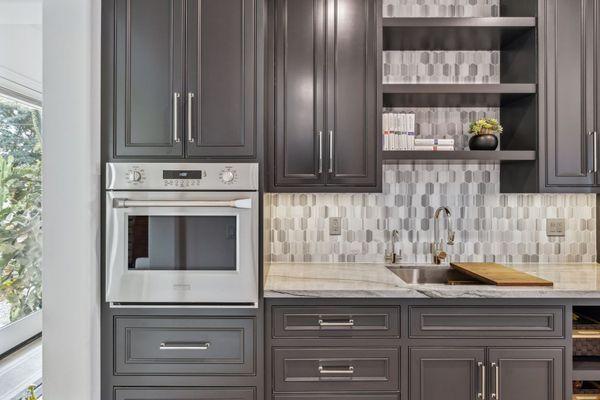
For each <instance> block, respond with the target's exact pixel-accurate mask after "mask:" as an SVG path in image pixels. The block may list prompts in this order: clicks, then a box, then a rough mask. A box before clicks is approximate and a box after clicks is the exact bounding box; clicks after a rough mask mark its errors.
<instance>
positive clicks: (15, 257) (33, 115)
mask: <svg viewBox="0 0 600 400" xmlns="http://www.w3.org/2000/svg"><path fill="white" fill-rule="evenodd" d="M40 121H41V110H40V109H39V107H36V106H34V105H32V104H28V103H25V102H22V101H16V100H13V99H11V98H8V97H5V96H2V95H1V94H0V354H1V353H3V352H5V351H7V350H9V349H10V348H12V347H14V346H16V345H18V344H20V343H21V342H23V341H25V340H27V339H28V338H30V337H31V336H34V335H35V334H37V333H39V332H40V331H41V315H40V313H39V311H40V310H41V308H42V271H41V258H42V237H41V236H42V220H41V201H42V199H41V197H42V196H41V194H42V193H41V192H42V190H41V189H42V186H41V164H42V147H41V140H40V134H41V129H40Z"/></svg>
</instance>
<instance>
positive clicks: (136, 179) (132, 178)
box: [127, 171, 142, 182]
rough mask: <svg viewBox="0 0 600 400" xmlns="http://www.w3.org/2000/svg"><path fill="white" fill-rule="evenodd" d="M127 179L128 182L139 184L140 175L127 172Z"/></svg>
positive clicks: (134, 172)
mask: <svg viewBox="0 0 600 400" xmlns="http://www.w3.org/2000/svg"><path fill="white" fill-rule="evenodd" d="M127 179H129V182H139V181H141V180H142V173H141V172H140V171H129V173H128V174H127Z"/></svg>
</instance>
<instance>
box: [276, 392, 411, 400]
mask: <svg viewBox="0 0 600 400" xmlns="http://www.w3.org/2000/svg"><path fill="white" fill-rule="evenodd" d="M399 399H400V395H399V394H397V393H396V394H375V393H363V394H345V393H344V394H332V393H321V394H319V393H310V394H280V395H275V396H273V400H399Z"/></svg>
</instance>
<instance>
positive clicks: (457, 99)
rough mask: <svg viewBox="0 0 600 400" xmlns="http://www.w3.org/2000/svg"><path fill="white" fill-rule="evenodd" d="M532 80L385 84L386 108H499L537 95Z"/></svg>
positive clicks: (384, 101) (384, 99) (384, 102)
mask: <svg viewBox="0 0 600 400" xmlns="http://www.w3.org/2000/svg"><path fill="white" fill-rule="evenodd" d="M535 92H536V85H535V84H531V83H497V84H458V83H457V84H454V83H432V84H421V83H415V84H384V85H383V104H384V107H479V106H481V107H484V106H487V107H499V106H501V105H503V104H507V103H510V102H512V101H515V100H518V99H520V98H523V97H526V96H530V95H532V94H535Z"/></svg>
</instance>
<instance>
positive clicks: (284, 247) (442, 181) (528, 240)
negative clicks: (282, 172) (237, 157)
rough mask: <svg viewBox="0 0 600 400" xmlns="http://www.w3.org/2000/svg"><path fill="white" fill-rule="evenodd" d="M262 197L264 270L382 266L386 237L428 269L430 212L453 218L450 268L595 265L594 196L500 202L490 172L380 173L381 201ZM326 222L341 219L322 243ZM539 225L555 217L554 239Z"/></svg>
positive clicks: (441, 168) (503, 197)
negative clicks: (395, 238)
mask: <svg viewBox="0 0 600 400" xmlns="http://www.w3.org/2000/svg"><path fill="white" fill-rule="evenodd" d="M266 197H267V199H266V201H265V207H266V210H265V233H266V237H265V256H266V258H267V260H270V261H273V262H382V261H383V260H384V255H385V251H386V249H388V250H389V249H390V248H391V247H390V246H391V245H390V242H391V239H390V237H391V232H392V230H394V229H397V230H398V231H399V232H400V240H399V242H398V243H399V247H400V249H401V251H402V256H403V261H406V262H430V261H431V256H430V254H429V245H430V242H431V241H432V240H433V213H434V211H435V209H436V208H437V207H438V206H448V207H449V208H450V209H451V210H452V213H453V222H454V229H455V231H456V243H455V245H453V246H448V248H447V252H448V254H449V258H450V260H451V261H497V262H595V261H596V209H595V204H596V199H595V195H592V194H501V193H500V192H499V166H498V165H497V164H489V165H485V164H483V165H480V164H459V165H457V164H433V165H389V166H385V167H384V185H383V193H382V194H308V193H302V194H267V195H266ZM330 217H341V221H342V235H340V236H330V235H329V231H328V229H329V218H330ZM547 218H564V219H565V222H566V234H565V236H564V237H551V238H549V237H547V236H546V219H547ZM441 232H442V233H443V232H445V230H444V226H442V229H441Z"/></svg>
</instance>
